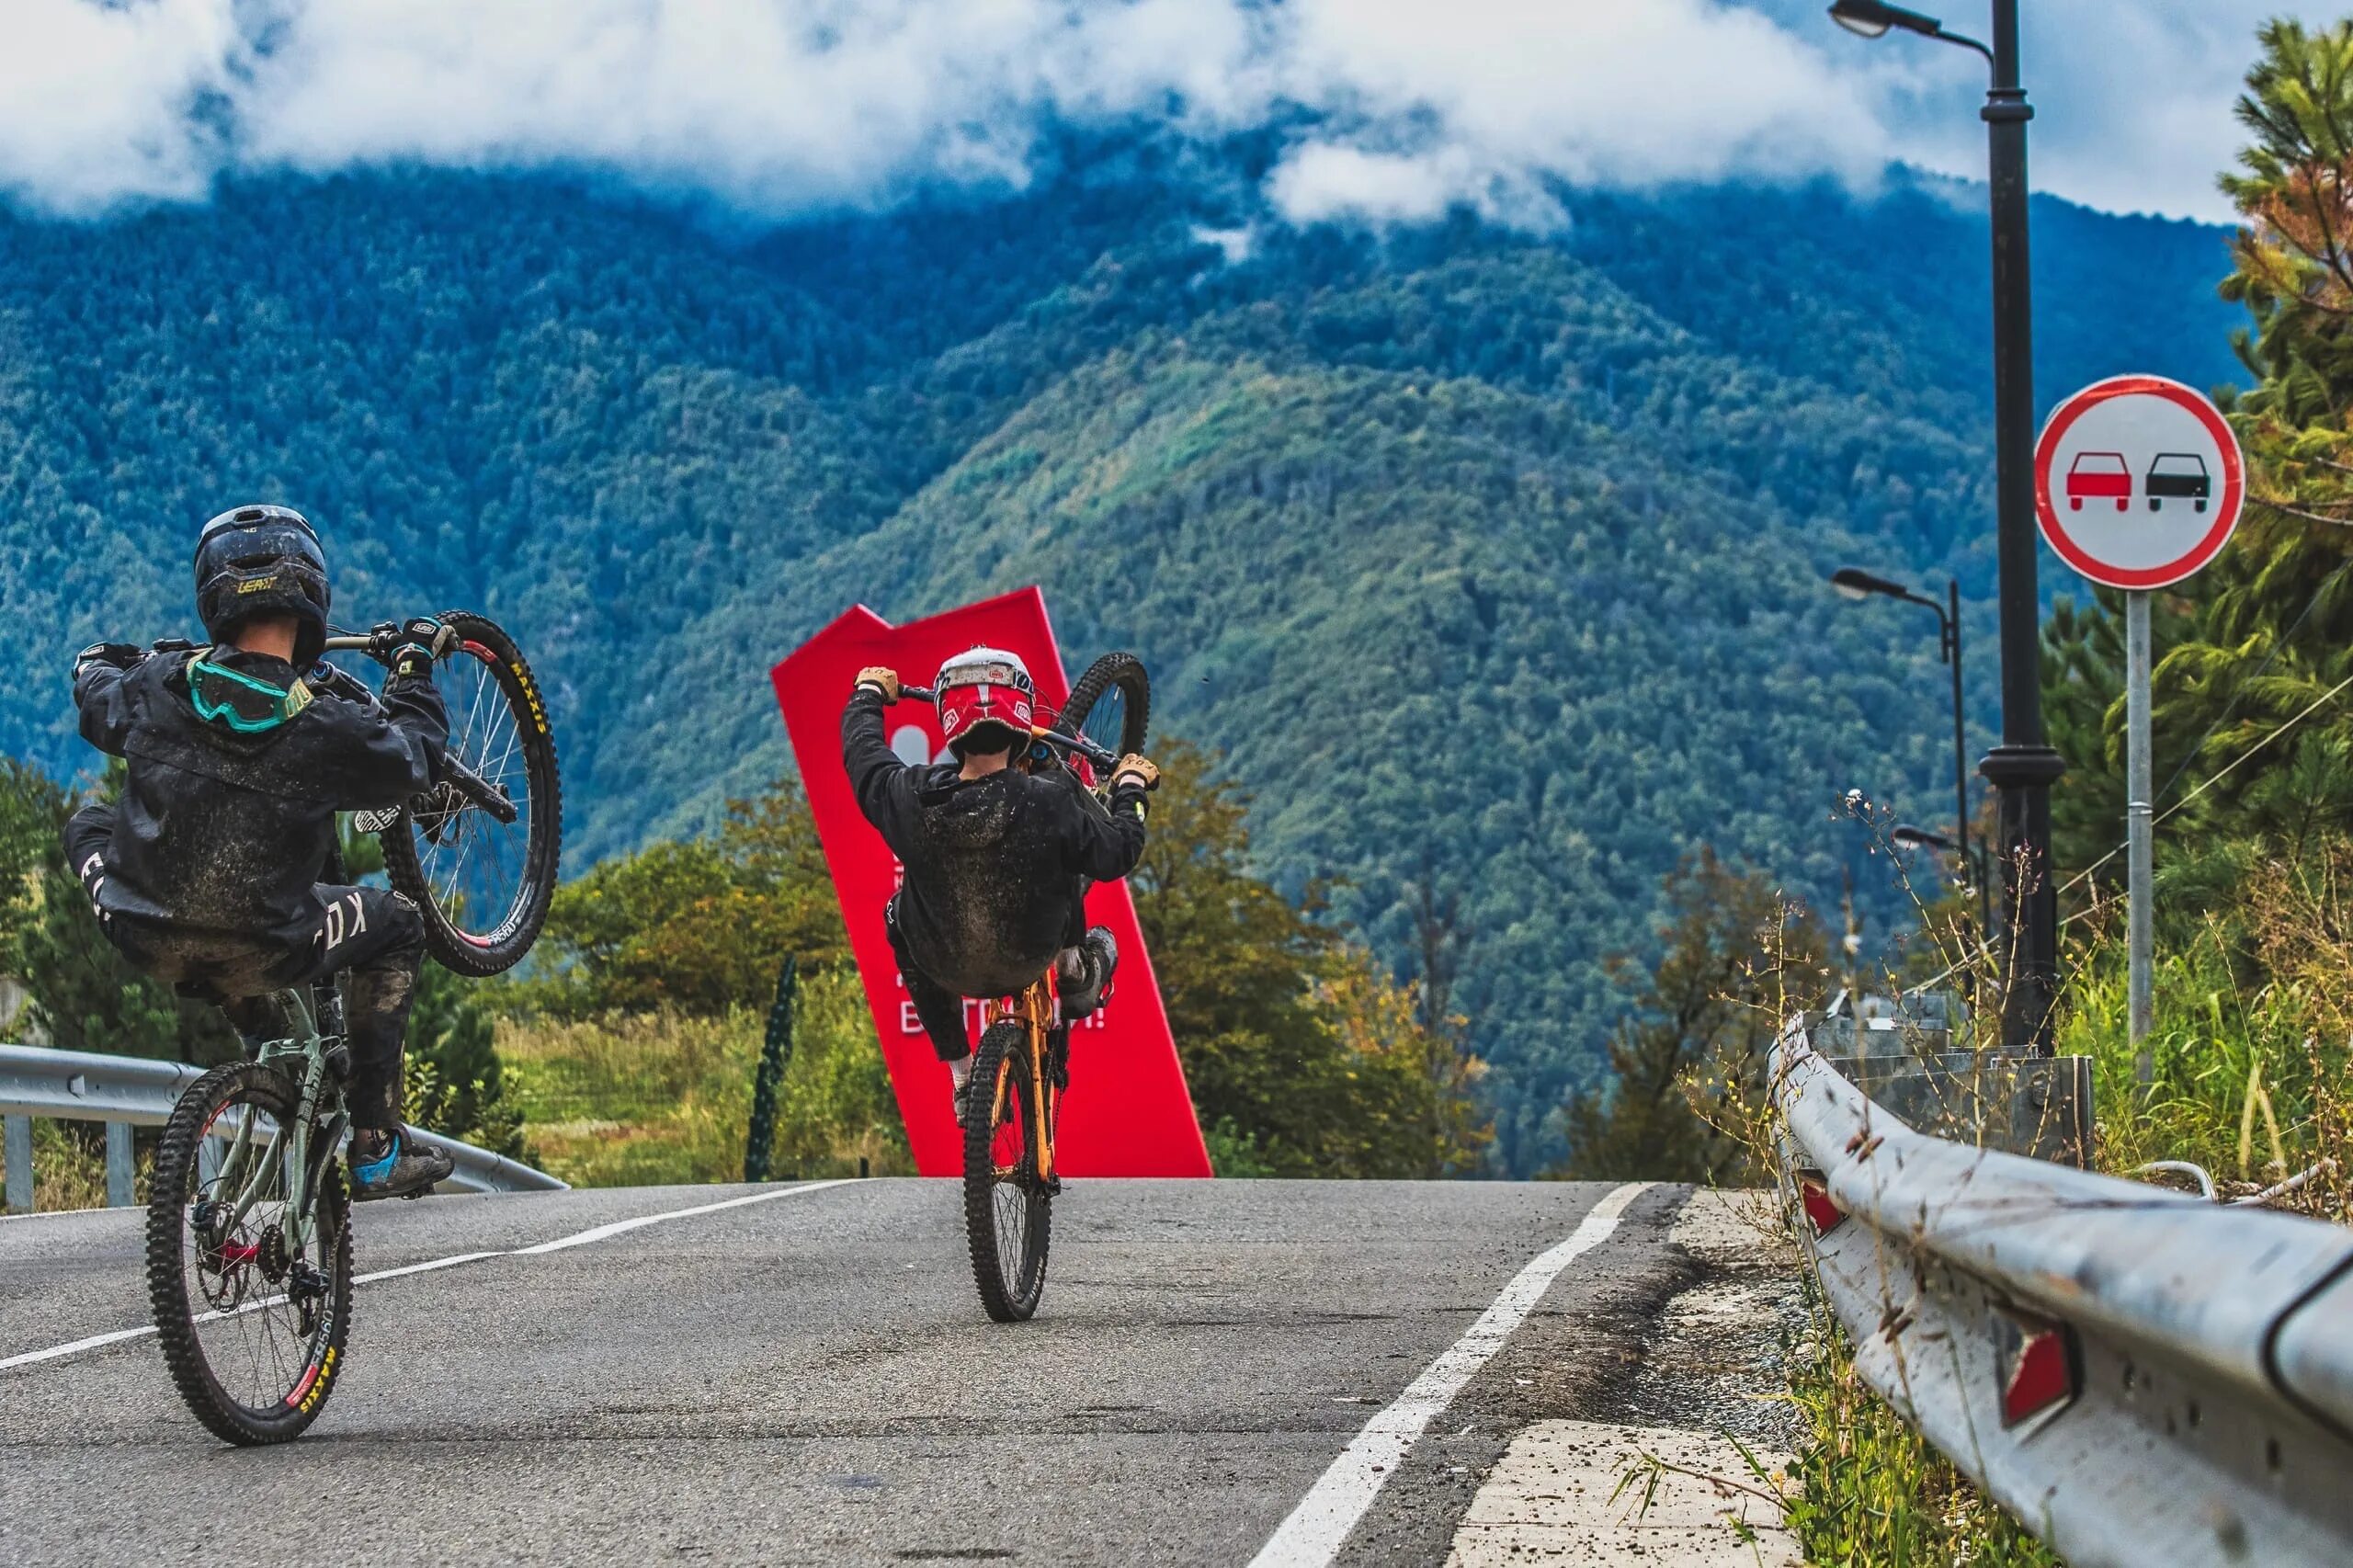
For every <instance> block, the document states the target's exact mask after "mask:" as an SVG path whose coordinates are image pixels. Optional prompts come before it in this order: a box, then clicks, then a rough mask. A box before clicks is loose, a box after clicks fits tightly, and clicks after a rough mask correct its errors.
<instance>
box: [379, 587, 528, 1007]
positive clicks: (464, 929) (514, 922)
mask: <svg viewBox="0 0 2353 1568" xmlns="http://www.w3.org/2000/svg"><path fill="white" fill-rule="evenodd" d="M441 620H442V623H443V624H444V625H447V626H449V627H450V628H451V629H453V630H454V631H456V632H457V633H458V638H459V642H460V646H459V648H458V650H457V651H456V652H454V653H451V654H450V655H449V657H448V659H446V660H445V661H443V665H442V670H443V671H445V672H446V671H457V670H465V669H478V670H483V671H486V673H487V674H488V676H489V677H490V679H491V681H492V682H493V683H494V687H495V689H496V691H497V693H498V695H499V697H500V699H503V701H504V702H505V704H506V718H507V720H508V722H511V723H512V724H513V726H514V731H513V733H514V737H515V740H514V743H513V746H512V750H513V751H514V752H516V753H517V754H519V761H520V764H521V773H520V778H521V781H522V782H523V783H524V784H525V786H526V788H527V794H526V800H527V802H528V806H529V812H528V816H527V819H526V820H525V821H524V822H522V823H519V824H502V823H499V822H498V821H496V820H495V819H494V818H492V817H491V816H489V814H488V813H487V812H481V811H480V809H479V808H473V807H469V808H467V809H466V810H465V811H461V812H459V813H457V815H455V816H454V817H452V818H451V819H450V821H451V822H452V823H455V824H460V826H461V829H462V830H463V831H467V832H474V833H478V834H479V835H482V841H483V842H489V843H492V848H491V850H490V851H489V852H490V853H494V854H499V853H513V854H514V858H515V864H516V869H517V876H518V879H519V886H518V887H517V889H516V891H515V892H514V893H513V894H512V895H511V896H510V897H509V898H508V899H507V900H506V908H503V909H497V910H484V911H477V910H469V909H465V908H462V907H453V905H454V904H456V903H459V901H458V899H457V896H456V895H457V893H458V892H459V891H460V890H458V889H456V888H453V887H442V886H437V885H436V872H437V871H438V870H439V869H440V867H439V862H440V860H441V859H442V858H445V857H446V856H448V855H449V854H451V853H454V854H455V857H456V864H455V866H454V868H453V869H450V870H449V871H446V872H443V873H442V874H443V876H444V877H445V879H447V880H450V881H454V880H455V879H456V877H457V876H458V874H459V873H460V872H461V871H462V870H463V869H464V866H465V863H466V862H465V858H464V855H465V853H466V852H468V851H470V849H471V846H466V845H463V844H460V846H459V847H458V850H457V851H455V852H450V851H444V850H442V849H441V848H440V846H436V845H435V844H434V843H433V842H432V840H431V838H430V836H429V835H428V829H427V824H425V823H423V822H420V821H419V820H418V817H417V813H416V811H415V808H414V806H412V807H410V808H408V809H404V810H403V812H401V817H400V820H399V821H398V822H397V823H395V824H392V826H391V827H389V828H387V829H386V830H385V831H384V834H383V846H384V874H385V876H386V877H387V878H388V879H389V880H390V881H391V882H392V886H393V888H394V889H395V890H397V891H398V892H401V893H404V894H405V895H406V896H407V898H408V900H409V902H411V903H414V904H415V905H416V907H417V911H418V913H419V914H421V915H424V917H425V948H426V951H427V952H428V953H430V954H432V955H433V957H434V959H435V960H437V961H438V962H439V963H440V964H441V966H442V967H443V968H445V969H449V970H452V971H456V972H457V973H459V974H464V975H472V976H475V977H477V978H479V977H481V976H484V975H492V974H497V973H500V972H501V971H505V970H508V969H511V968H513V967H514V966H515V965H516V964H517V962H519V961H520V960H521V959H522V957H523V955H524V954H525V953H528V952H529V951H530V950H531V944H532V943H534V942H536V941H538V940H539V936H540V927H541V926H544V925H546V924H547V917H548V904H549V902H550V901H551V899H553V898H554V897H555V884H556V868H557V862H558V858H559V855H560V853H561V850H562V842H561V841H562V837H563V780H562V778H560V777H559V776H558V772H557V767H556V752H555V736H554V734H553V733H552V732H551V730H550V729H549V727H548V717H547V704H546V700H545V699H544V698H543V697H542V696H541V694H540V685H539V681H538V680H537V679H536V678H535V677H534V676H532V674H531V667H530V665H529V664H528V663H527V662H526V661H525V660H524V658H523V654H522V651H521V650H520V649H518V648H517V647H516V645H515V640H514V639H513V638H511V637H509V636H507V634H506V631H504V630H503V629H502V628H501V627H500V626H499V625H498V624H497V623H496V622H495V621H493V620H491V619H488V618H486V617H483V616H480V615H476V614H474V613H473V612H472V611H471V610H462V609H453V610H449V611H446V612H444V613H443V615H442V616H441ZM438 673H439V672H437V674H438ZM453 706H454V705H453ZM470 719H472V720H473V721H477V722H480V716H479V715H470V714H469V713H463V712H457V711H452V712H451V714H450V722H451V724H452V726H453V733H452V734H451V736H450V744H451V745H452V746H453V747H456V746H459V745H460V744H463V743H464V742H465V740H466V739H467V737H466V736H465V735H463V734H460V733H455V730H456V729H457V728H458V727H463V728H465V729H469V730H471V729H472V728H474V727H475V724H474V723H473V722H470ZM482 728H483V731H484V733H485V735H487V734H488V733H494V729H495V726H494V723H493V722H482ZM483 749H484V750H487V749H488V745H487V741H486V740H485V741H484V743H483ZM501 749H502V750H503V749H506V748H503V747H502V748H501ZM465 760H466V761H467V762H468V765H469V766H471V767H474V768H475V770H476V771H477V772H483V768H484V765H485V764H496V763H499V761H500V759H499V758H497V757H494V756H470V757H468V758H466V759H465ZM516 760H517V758H514V757H508V758H506V759H505V762H504V768H505V770H506V771H508V772H510V774H511V771H512V766H513V763H514V762H515V761H516ZM495 781H496V780H494V782H495ZM470 816H471V817H473V818H474V819H476V820H475V821H473V822H471V823H469V822H467V821H466V819H467V818H468V817H470ZM518 832H519V833H521V834H522V835H523V836H524V843H523V844H522V846H520V850H519V852H515V851H514V847H513V846H512V845H511V842H492V837H493V835H514V834H517V833H518Z"/></svg>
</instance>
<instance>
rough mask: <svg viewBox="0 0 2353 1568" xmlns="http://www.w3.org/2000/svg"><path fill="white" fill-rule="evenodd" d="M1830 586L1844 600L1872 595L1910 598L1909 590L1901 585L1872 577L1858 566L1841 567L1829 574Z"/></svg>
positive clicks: (1865, 597)
mask: <svg viewBox="0 0 2353 1568" xmlns="http://www.w3.org/2000/svg"><path fill="white" fill-rule="evenodd" d="M1830 585H1831V587H1832V588H1834V589H1836V591H1837V594H1838V597H1840V598H1844V599H1867V598H1869V597H1871V596H1872V595H1873V594H1885V595H1887V596H1888V597H1890V598H1897V599H1904V598H1910V597H1912V595H1911V590H1909V589H1908V588H1906V587H1904V585H1903V584H1901V583H1891V582H1889V581H1888V580H1887V579H1886V578H1884V577H1876V576H1873V575H1872V574H1870V573H1869V572H1866V571H1864V570H1863V569H1862V568H1861V567H1859V566H1841V567H1840V568H1838V570H1837V571H1836V572H1833V573H1832V574H1830Z"/></svg>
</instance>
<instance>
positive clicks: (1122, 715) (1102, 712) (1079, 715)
mask: <svg viewBox="0 0 2353 1568" xmlns="http://www.w3.org/2000/svg"><path fill="white" fill-rule="evenodd" d="M1151 720H1152V682H1151V680H1150V678H1149V677H1148V676H1146V675H1145V674H1144V667H1143V663H1142V660H1140V659H1138V658H1137V657H1136V656H1135V655H1134V654H1133V653H1106V654H1104V655H1103V656H1102V657H1101V658H1099V659H1097V660H1096V661H1095V662H1094V663H1093V664H1091V665H1087V666H1086V671H1085V673H1083V674H1082V675H1080V676H1079V677H1078V680H1077V681H1076V683H1075V684H1074V685H1073V686H1072V687H1071V688H1070V701H1069V703H1068V705H1066V706H1065V707H1064V708H1063V713H1062V722H1063V726H1064V727H1065V728H1074V729H1075V731H1076V733H1079V734H1082V735H1085V736H1086V738H1087V739H1088V740H1090V741H1093V742H1094V743H1095V744H1097V745H1099V746H1102V747H1103V748H1105V749H1106V750H1108V751H1111V752H1114V753H1117V754H1118V755H1120V756H1126V755H1127V754H1128V753H1130V752H1141V751H1142V750H1143V742H1144V733H1145V731H1146V730H1147V729H1148V728H1149V727H1150V724H1151Z"/></svg>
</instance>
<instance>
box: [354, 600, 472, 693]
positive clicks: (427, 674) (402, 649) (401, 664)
mask: <svg viewBox="0 0 2353 1568" xmlns="http://www.w3.org/2000/svg"><path fill="white" fill-rule="evenodd" d="M457 642H458V633H457V631H456V630H455V629H454V628H452V627H448V626H444V625H442V624H441V623H440V622H439V621H438V620H436V619H433V618H432V617H431V616H429V615H420V616H414V617H411V618H410V619H407V620H405V621H404V622H402V623H401V624H399V625H397V626H395V625H393V624H392V622H391V621H389V620H387V621H385V622H383V623H382V624H381V625H379V626H378V627H376V628H375V630H374V631H370V632H369V634H368V656H369V658H371V659H373V660H375V661H376V662H377V663H378V664H380V665H383V666H384V667H385V668H386V669H388V670H390V671H392V674H393V675H394V676H398V677H400V678H402V679H404V680H418V679H429V678H431V676H432V674H433V661H434V660H436V659H438V658H439V657H440V656H441V655H442V654H444V653H448V652H449V650H450V649H451V648H453V647H455V646H456V645H457Z"/></svg>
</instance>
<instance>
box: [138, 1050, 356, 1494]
mask: <svg viewBox="0 0 2353 1568" xmlns="http://www.w3.org/2000/svg"><path fill="white" fill-rule="evenodd" d="M294 1104H295V1095H294V1090H293V1088H292V1086H291V1085H289V1084H288V1083H287V1082H286V1079H285V1077H284V1076H283V1075H282V1074H279V1073H278V1071H277V1070H276V1069H275V1068H272V1067H267V1066H264V1065H262V1064H260V1063H258V1062H233V1063H231V1064H230V1065H228V1066H226V1067H216V1068H214V1069H213V1070H212V1071H211V1072H210V1073H207V1074H205V1075H204V1076H203V1077H201V1078H199V1079H198V1080H197V1081H196V1082H195V1083H194V1084H191V1085H188V1090H187V1092H186V1093H184V1094H183V1095H181V1096H180V1100H179V1103H178V1104H177V1105H176V1106H175V1107H173V1108H172V1114H171V1116H170V1118H169V1119H167V1120H166V1121H165V1123H164V1136H163V1141H162V1142H161V1143H160V1144H158V1145H157V1147H156V1150H155V1165H154V1169H153V1172H152V1174H151V1176H150V1178H149V1188H148V1192H149V1196H148V1200H147V1298H148V1305H149V1307H150V1309H151V1310H152V1311H153V1313H154V1318H155V1332H156V1336H157V1339H158V1342H159V1343H160V1344H161V1346H162V1347H163V1351H164V1365H165V1368H166V1369H169V1371H170V1372H171V1376H172V1383H173V1385H174V1386H175V1387H176V1388H177V1389H178V1390H179V1392H180V1397H181V1398H182V1399H183V1400H185V1401H187V1403H188V1409H189V1411H190V1412H191V1413H193V1414H194V1415H195V1416H196V1418H197V1419H198V1420H199V1421H200V1422H202V1423H203V1424H204V1426H205V1428H206V1429H207V1430H208V1431H210V1432H211V1433H212V1435H213V1436H215V1437H219V1438H221V1439H222V1441H223V1442H228V1443H234V1444H237V1445H238V1446H240V1447H247V1448H250V1447H255V1446H257V1445H260V1444H266V1443H283V1442H288V1441H290V1440H291V1439H293V1438H295V1437H301V1435H302V1433H303V1432H304V1431H305V1430H307V1429H308V1428H309V1426H310V1425H311V1423H312V1422H313V1421H314V1420H316V1419H317V1418H318V1415H319V1413H320V1412H321V1411H322V1410H324V1409H325V1408H326V1403H327V1396H328V1395H329V1394H330V1393H331V1392H333V1391H334V1388H335V1380H336V1378H337V1377H338V1376H339V1375H340V1373H341V1371H342V1368H343V1358H344V1346H345V1342H346V1339H347V1336H348V1335H349V1334H350V1332H351V1222H350V1221H351V1199H350V1191H349V1188H348V1187H347V1186H346V1185H345V1182H344V1174H343V1164H342V1162H341V1161H340V1160H339V1159H333V1158H330V1159H328V1160H327V1161H325V1162H324V1165H323V1168H322V1170H321V1174H320V1178H319V1188H318V1191H317V1192H316V1193H315V1194H314V1195H313V1197H314V1199H315V1206H316V1207H315V1212H316V1222H317V1223H318V1224H319V1225H320V1226H321V1227H323V1228H324V1231H325V1233H326V1234H327V1235H328V1238H329V1242H328V1249H327V1258H328V1267H327V1274H328V1278H329V1283H328V1289H327V1295H326V1312H325V1316H324V1318H323V1319H322V1321H321V1324H320V1325H319V1328H318V1329H317V1330H316V1331H314V1333H313V1335H312V1337H311V1339H310V1340H309V1341H308V1343H307V1350H308V1353H309V1358H310V1359H309V1373H308V1377H307V1380H306V1381H304V1382H303V1383H301V1385H300V1391H301V1392H299V1394H297V1395H296V1396H295V1397H294V1398H293V1399H292V1400H291V1401H290V1402H286V1403H278V1404H276V1405H275V1406H273V1407H272V1408H271V1409H269V1410H256V1409H253V1408H250V1407H248V1406H246V1405H244V1404H242V1403H239V1402H238V1401H237V1400H236V1399H235V1398H234V1397H233V1396H232V1395H231V1394H230V1393H229V1392H227V1391H226V1390H225V1389H224V1388H222V1383H221V1380H220V1378H219V1377H218V1376H217V1375H215V1373H214V1372H213V1369H212V1368H211V1365H210V1362H208V1361H207V1359H206V1358H205V1354H204V1346H203V1343H202V1341H201V1340H200V1339H199V1337H198V1334H197V1324H196V1313H195V1312H194V1311H193V1309H192V1308H191V1307H190V1305H189V1301H188V1288H187V1282H186V1280H185V1278H183V1273H182V1271H183V1267H184V1266H185V1264H186V1261H187V1258H186V1255H185V1254H184V1253H183V1252H182V1250H181V1243H182V1240H183V1235H184V1233H185V1230H186V1227H187V1225H188V1202H189V1200H190V1199H191V1197H192V1196H193V1195H194V1194H195V1192H196V1187H197V1176H198V1172H199V1147H200V1145H201V1143H202V1142H203V1137H204V1132H205V1130H206V1129H207V1128H208V1127H210V1125H211V1124H212V1121H213V1119H214V1116H215V1114H216V1113H218V1112H219V1111H221V1110H222V1109H223V1108H226V1107H228V1106H231V1105H243V1106H248V1107H251V1108H255V1109H257V1110H260V1111H262V1112H265V1113H267V1115H269V1116H270V1117H271V1118H273V1119H277V1120H278V1123H279V1124H280V1125H281V1126H282V1125H285V1124H286V1123H287V1122H289V1121H290V1120H291V1119H292V1118H293V1115H294ZM290 1392H292V1391H290Z"/></svg>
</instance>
